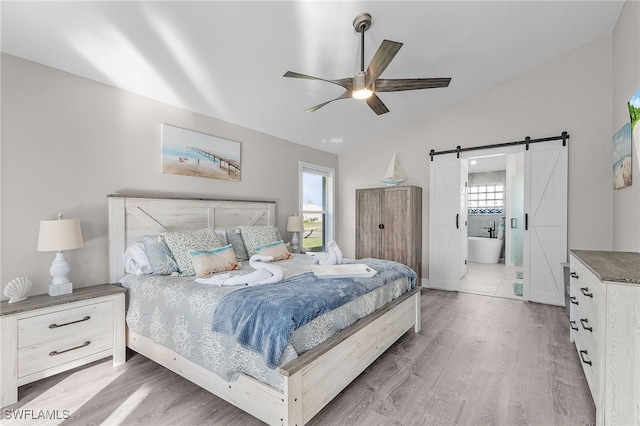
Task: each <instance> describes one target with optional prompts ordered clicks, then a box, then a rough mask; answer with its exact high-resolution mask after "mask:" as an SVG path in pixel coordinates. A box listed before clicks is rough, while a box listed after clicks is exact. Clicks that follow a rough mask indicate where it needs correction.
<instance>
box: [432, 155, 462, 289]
mask: <svg viewBox="0 0 640 426" xmlns="http://www.w3.org/2000/svg"><path fill="white" fill-rule="evenodd" d="M466 161H467V160H460V159H458V158H456V157H453V156H442V157H435V158H434V161H432V162H431V163H430V170H429V179H430V191H429V287H430V288H437V289H442V290H450V291H458V290H459V289H460V278H461V275H460V274H461V266H460V265H461V262H464V259H463V249H462V245H463V239H464V240H465V242H466V238H467V235H466V232H464V233H463V230H464V229H465V227H464V218H463V215H462V208H463V206H464V202H463V199H464V198H463V197H464V193H465V192H464V179H463V178H462V170H463V166H462V164H463V163H465V164H466Z"/></svg>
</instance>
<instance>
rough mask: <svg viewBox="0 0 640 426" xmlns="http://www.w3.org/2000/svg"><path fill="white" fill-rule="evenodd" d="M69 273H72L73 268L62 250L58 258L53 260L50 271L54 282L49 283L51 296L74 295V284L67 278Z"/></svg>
mask: <svg viewBox="0 0 640 426" xmlns="http://www.w3.org/2000/svg"><path fill="white" fill-rule="evenodd" d="M69 272H71V267H70V266H69V261H68V260H67V258H66V257H65V255H64V252H63V251H62V250H60V251H58V252H56V257H55V259H53V262H52V263H51V268H50V269H49V273H50V274H51V276H52V277H53V280H51V282H50V283H49V296H60V295H62V294H70V293H73V283H72V282H71V281H69V278H67V275H69Z"/></svg>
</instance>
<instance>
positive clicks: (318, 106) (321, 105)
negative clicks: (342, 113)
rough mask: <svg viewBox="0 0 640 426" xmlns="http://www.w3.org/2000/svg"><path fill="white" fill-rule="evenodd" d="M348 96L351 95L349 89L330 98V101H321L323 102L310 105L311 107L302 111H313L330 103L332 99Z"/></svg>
mask: <svg viewBox="0 0 640 426" xmlns="http://www.w3.org/2000/svg"><path fill="white" fill-rule="evenodd" d="M350 97H351V91H350V90H345V91H344V93H343V94H342V95H340V96H338V97H337V98H335V99H331V100H330V101H327V102H323V103H321V104H318V105H316V106H312V107H311V108H307V109H305V110H304V112H314V111H317V110H319V109H320V108H322V107H323V106H325V105H326V104H328V103H331V102H333V101H337V100H339V99H347V98H350Z"/></svg>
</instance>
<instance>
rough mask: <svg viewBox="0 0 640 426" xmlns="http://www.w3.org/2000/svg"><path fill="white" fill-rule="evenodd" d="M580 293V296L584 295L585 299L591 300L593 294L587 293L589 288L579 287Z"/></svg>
mask: <svg viewBox="0 0 640 426" xmlns="http://www.w3.org/2000/svg"><path fill="white" fill-rule="evenodd" d="M580 291H581V292H582V294H584V295H585V296H587V297H590V298H592V299H593V293H589V287H580Z"/></svg>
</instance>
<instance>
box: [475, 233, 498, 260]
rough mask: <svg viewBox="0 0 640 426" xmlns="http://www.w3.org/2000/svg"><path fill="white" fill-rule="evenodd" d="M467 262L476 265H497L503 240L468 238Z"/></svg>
mask: <svg viewBox="0 0 640 426" xmlns="http://www.w3.org/2000/svg"><path fill="white" fill-rule="evenodd" d="M467 240H468V243H469V244H468V252H467V260H468V261H469V262H476V263H498V262H499V261H500V253H501V252H502V245H503V244H504V240H499V239H497V238H485V237H468V238H467Z"/></svg>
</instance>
